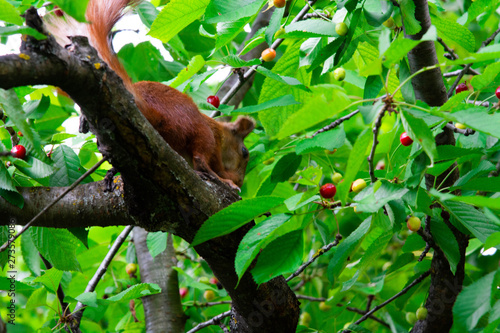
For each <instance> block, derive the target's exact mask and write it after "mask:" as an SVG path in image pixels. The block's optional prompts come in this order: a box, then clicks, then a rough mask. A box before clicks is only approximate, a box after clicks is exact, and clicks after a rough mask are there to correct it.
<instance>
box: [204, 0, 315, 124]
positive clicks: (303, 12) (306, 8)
mask: <svg viewBox="0 0 500 333" xmlns="http://www.w3.org/2000/svg"><path fill="white" fill-rule="evenodd" d="M316 1H317V0H311V1H309V3H308V4H307V3H306V5H305V6H304V8H302V10H301V11H300V12H299V13H298V14H297V16H295V18H294V19H293V20H292V23H294V22H297V21H300V20H301V19H302V18H303V17H304V15H306V14H307V12H308V11H309V9H310V6H312V5H314V3H315V2H316ZM283 40H284V39H283V38H280V39H277V40H275V41H274V43H273V44H272V45H271V47H270V48H271V49H273V50H276V49H277V48H278V47H279V46H280V45H281V43H282V42H283ZM260 59H261V60H262V58H260ZM258 66H259V65H254V66H252V67H250V68H249V69H248V70H247V71H246V72H245V74H244V75H243V79H240V80H238V82H237V84H235V85H234V86H232V87H231V89H229V91H228V92H227V93H226V95H224V97H223V98H222V99H221V100H220V103H221V104H227V103H228V102H229V101H230V100H231V98H233V96H234V95H235V94H236V92H237V91H238V89H240V88H241V87H242V86H243V84H245V82H246V81H248V79H249V78H250V77H251V76H252V75H253V74H254V73H255V70H256V68H257V67H258ZM218 115H219V111H214V112H212V114H211V115H210V117H212V118H213V117H216V116H218Z"/></svg>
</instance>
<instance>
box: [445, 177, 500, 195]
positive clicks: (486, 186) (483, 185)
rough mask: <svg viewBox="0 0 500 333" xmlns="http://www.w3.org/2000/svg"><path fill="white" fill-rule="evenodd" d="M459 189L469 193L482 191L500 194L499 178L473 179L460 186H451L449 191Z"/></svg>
mask: <svg viewBox="0 0 500 333" xmlns="http://www.w3.org/2000/svg"><path fill="white" fill-rule="evenodd" d="M457 188H460V189H462V190H471V191H484V192H500V178H499V177H483V178H474V179H471V180H469V181H467V182H465V183H463V184H461V185H458V186H453V187H452V188H450V190H451V191H454V190H455V189H457Z"/></svg>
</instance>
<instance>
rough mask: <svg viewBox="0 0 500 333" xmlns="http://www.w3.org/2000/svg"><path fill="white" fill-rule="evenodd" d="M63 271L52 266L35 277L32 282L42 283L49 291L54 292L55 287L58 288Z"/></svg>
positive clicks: (55, 290)
mask: <svg viewBox="0 0 500 333" xmlns="http://www.w3.org/2000/svg"><path fill="white" fill-rule="evenodd" d="M62 275H63V271H60V270H58V269H56V268H54V267H52V268H51V269H49V270H46V271H45V273H44V274H43V275H41V276H38V277H36V278H35V279H34V280H33V282H40V283H41V284H43V285H44V286H45V287H46V288H47V289H48V290H50V292H52V293H56V292H57V288H59V283H60V282H61V279H62Z"/></svg>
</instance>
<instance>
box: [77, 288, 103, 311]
mask: <svg viewBox="0 0 500 333" xmlns="http://www.w3.org/2000/svg"><path fill="white" fill-rule="evenodd" d="M75 299H76V300H77V301H78V302H81V303H82V304H85V305H87V306H90V307H92V308H97V307H98V306H99V305H98V304H97V294H96V292H95V291H93V292H86V293H83V294H80V295H78V296H76V297H75Z"/></svg>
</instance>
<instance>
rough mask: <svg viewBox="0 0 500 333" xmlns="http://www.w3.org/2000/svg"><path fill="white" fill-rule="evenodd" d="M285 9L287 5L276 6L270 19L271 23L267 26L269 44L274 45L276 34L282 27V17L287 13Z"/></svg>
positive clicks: (266, 35)
mask: <svg viewBox="0 0 500 333" xmlns="http://www.w3.org/2000/svg"><path fill="white" fill-rule="evenodd" d="M285 9H286V6H285V7H283V8H274V12H273V15H272V16H271V19H270V20H269V25H268V26H267V28H266V33H265V37H266V42H267V44H268V45H272V43H273V40H274V39H275V38H274V35H275V34H276V32H277V31H278V30H279V29H280V28H281V19H282V18H283V15H284V14H285ZM279 38H282V36H280V37H279Z"/></svg>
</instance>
